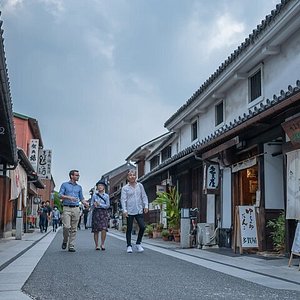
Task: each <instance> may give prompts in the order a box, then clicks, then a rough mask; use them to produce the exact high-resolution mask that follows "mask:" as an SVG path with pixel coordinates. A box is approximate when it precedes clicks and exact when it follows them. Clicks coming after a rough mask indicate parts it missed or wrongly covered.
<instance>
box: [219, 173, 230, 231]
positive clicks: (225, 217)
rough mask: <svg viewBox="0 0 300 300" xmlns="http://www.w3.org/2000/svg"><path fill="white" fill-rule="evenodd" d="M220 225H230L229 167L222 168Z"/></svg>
mask: <svg viewBox="0 0 300 300" xmlns="http://www.w3.org/2000/svg"><path fill="white" fill-rule="evenodd" d="M222 180H223V182H222V183H223V184H222V215H221V224H222V225H221V227H222V228H230V227H231V169H230V168H225V169H224V170H223V178H222Z"/></svg>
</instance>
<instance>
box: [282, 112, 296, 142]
mask: <svg viewBox="0 0 300 300" xmlns="http://www.w3.org/2000/svg"><path fill="white" fill-rule="evenodd" d="M281 126H282V128H283V130H284V131H285V133H286V134H287V136H288V137H289V139H290V140H291V142H292V144H298V145H299V143H300V117H297V118H294V119H292V120H289V121H287V122H285V123H282V124H281Z"/></svg>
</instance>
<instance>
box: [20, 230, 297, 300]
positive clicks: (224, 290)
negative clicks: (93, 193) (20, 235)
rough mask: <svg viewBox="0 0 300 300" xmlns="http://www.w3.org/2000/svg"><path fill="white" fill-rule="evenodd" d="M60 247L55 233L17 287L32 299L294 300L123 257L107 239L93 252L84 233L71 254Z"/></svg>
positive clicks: (219, 276)
mask: <svg viewBox="0 0 300 300" xmlns="http://www.w3.org/2000/svg"><path fill="white" fill-rule="evenodd" d="M61 242H62V234H61V232H59V233H58V234H57V236H56V237H55V239H54V240H53V242H52V243H51V245H50V246H49V248H48V249H47V251H46V252H45V254H44V256H43V257H42V259H41V260H40V262H39V263H38V265H37V266H36V268H35V269H34V271H33V273H32V274H31V276H30V277H29V279H28V280H27V282H26V283H25V285H24V286H23V291H24V292H25V293H26V294H28V295H30V296H31V297H32V298H33V299H40V300H45V299H56V300H58V299H70V300H71V299H72V300H75V299H80V300H81V299H104V300H106V299H114V300H115V299H131V300H133V299H151V300H152V299H168V300H170V299H188V300H190V299H239V300H241V299H265V300H266V299H272V300H273V299H290V300H292V299H300V293H299V292H295V291H286V290H275V289H271V288H267V287H264V286H261V285H257V284H255V283H251V282H248V281H245V280H242V279H238V278H236V277H232V276H229V275H226V274H223V273H219V272H216V271H214V270H210V269H207V268H204V267H201V266H198V265H195V264H192V263H189V262H186V261H182V260H180V259H177V258H174V257H171V256H168V255H164V254H162V253H159V252H156V251H152V250H149V249H145V252H144V253H132V254H127V253H126V251H125V250H126V244H125V240H124V241H121V240H119V239H116V238H114V237H111V236H108V238H107V243H106V250H105V251H96V250H95V249H94V242H93V238H92V234H91V233H90V231H89V230H81V231H78V235H77V246H76V249H77V251H76V253H70V252H68V251H64V250H62V249H61ZM254 276H255V275H254Z"/></svg>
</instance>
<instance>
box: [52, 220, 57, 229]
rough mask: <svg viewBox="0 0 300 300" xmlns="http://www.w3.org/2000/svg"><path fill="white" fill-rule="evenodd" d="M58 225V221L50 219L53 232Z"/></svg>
mask: <svg viewBox="0 0 300 300" xmlns="http://www.w3.org/2000/svg"><path fill="white" fill-rule="evenodd" d="M57 224H58V219H52V226H53V231H56V229H57Z"/></svg>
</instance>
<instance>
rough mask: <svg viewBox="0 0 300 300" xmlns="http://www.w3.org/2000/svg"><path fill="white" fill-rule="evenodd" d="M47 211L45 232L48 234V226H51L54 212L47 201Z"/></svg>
mask: <svg viewBox="0 0 300 300" xmlns="http://www.w3.org/2000/svg"><path fill="white" fill-rule="evenodd" d="M45 210H46V218H45V232H47V229H48V225H49V223H50V220H51V212H52V208H51V206H50V201H46V205H45Z"/></svg>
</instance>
